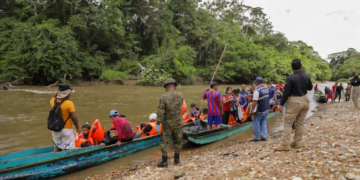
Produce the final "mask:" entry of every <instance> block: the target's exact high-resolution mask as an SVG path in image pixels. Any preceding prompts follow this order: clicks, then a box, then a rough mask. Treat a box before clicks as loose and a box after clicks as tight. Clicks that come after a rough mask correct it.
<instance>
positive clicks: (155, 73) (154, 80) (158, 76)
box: [139, 66, 171, 86]
mask: <svg viewBox="0 0 360 180" xmlns="http://www.w3.org/2000/svg"><path fill="white" fill-rule="evenodd" d="M169 77H171V76H170V74H169V73H167V72H166V71H164V70H162V69H157V68H156V67H155V66H151V67H150V68H148V69H146V71H145V72H143V73H142V74H141V75H140V81H139V83H140V85H143V86H162V85H163V84H164V82H165V81H166V79H167V78H169Z"/></svg>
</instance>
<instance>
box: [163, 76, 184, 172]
mask: <svg viewBox="0 0 360 180" xmlns="http://www.w3.org/2000/svg"><path fill="white" fill-rule="evenodd" d="M176 86H177V83H176V82H175V80H174V79H172V78H169V79H167V80H166V82H165V85H164V88H165V89H166V93H165V94H163V95H162V96H161V98H160V102H159V106H158V112H157V121H156V131H157V132H158V133H159V128H160V124H162V132H161V135H160V138H161V153H162V161H161V162H160V163H159V164H157V166H158V167H168V162H167V160H168V151H169V147H168V146H169V144H170V140H171V136H173V139H174V146H175V147H174V149H175V156H174V163H175V165H177V164H179V163H180V149H181V147H182V138H183V131H182V127H183V120H182V114H181V111H182V105H183V100H184V98H183V95H182V93H181V92H178V91H176Z"/></svg>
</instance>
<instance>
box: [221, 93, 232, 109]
mask: <svg viewBox="0 0 360 180" xmlns="http://www.w3.org/2000/svg"><path fill="white" fill-rule="evenodd" d="M223 97H225V99H226V101H228V100H229V99H233V97H232V96H227V95H223ZM230 107H231V102H227V103H223V111H230Z"/></svg>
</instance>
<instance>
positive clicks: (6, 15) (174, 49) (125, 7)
mask: <svg viewBox="0 0 360 180" xmlns="http://www.w3.org/2000/svg"><path fill="white" fill-rule="evenodd" d="M0 4H1V5H0V18H1V19H0V79H1V78H2V79H6V80H14V79H21V78H32V79H33V82H34V84H48V83H53V82H54V81H58V80H60V79H62V77H63V75H64V73H66V74H67V75H68V79H82V80H96V79H99V80H121V79H123V78H125V77H129V76H130V77H133V76H134V77H136V76H138V75H139V70H140V67H139V64H140V65H142V66H143V67H145V68H149V69H151V72H156V73H159V72H163V73H161V75H151V73H150V74H149V72H147V73H142V74H145V75H141V76H140V78H141V83H142V84H143V85H147V84H151V82H153V80H152V79H151V78H153V77H156V78H159V79H164V78H166V77H170V76H171V77H173V78H175V79H176V80H177V81H179V82H180V83H183V84H193V83H201V82H206V81H209V80H210V79H211V76H212V73H213V72H214V69H215V66H216V64H217V63H218V61H219V58H220V55H221V53H222V51H223V48H224V46H225V44H227V45H228V48H227V51H226V54H225V56H224V59H223V61H222V63H221V66H220V68H219V71H218V73H217V76H216V78H215V79H216V80H217V81H219V82H222V83H246V82H252V80H253V79H254V78H255V77H256V76H262V77H263V78H264V79H265V80H266V81H278V80H284V79H285V78H286V76H287V75H288V74H291V73H292V71H291V68H290V62H291V60H293V59H296V58H298V59H301V60H302V61H303V67H304V71H305V73H307V74H308V75H310V76H311V79H312V80H321V81H324V80H329V79H330V78H331V70H330V66H329V65H330V64H329V63H328V62H327V61H326V60H324V59H322V58H321V57H320V55H319V54H318V52H316V51H315V50H314V49H313V47H312V46H310V45H308V44H306V43H305V42H303V41H289V40H288V39H287V38H286V37H285V35H284V34H283V33H281V32H276V31H274V30H273V25H272V23H271V21H270V20H269V17H268V16H267V15H266V14H265V13H264V12H263V10H262V8H260V7H250V6H247V5H245V4H243V3H242V2H241V1H238V0H181V1H179V0H1V3H0ZM350 59H351V58H350ZM346 64H347V62H346ZM350 64H351V62H349V65H346V66H344V68H345V67H347V66H350ZM335 66H336V65H335ZM339 68H340V67H339ZM146 77H147V78H148V79H146ZM335 77H342V75H341V74H335ZM156 82H157V81H156ZM158 82H162V80H161V81H158Z"/></svg>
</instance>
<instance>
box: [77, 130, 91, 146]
mask: <svg viewBox="0 0 360 180" xmlns="http://www.w3.org/2000/svg"><path fill="white" fill-rule="evenodd" d="M74 136H75V147H81V144H82V143H86V142H88V141H89V140H88V139H84V138H81V137H80V135H79V134H78V133H77V132H74Z"/></svg>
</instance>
